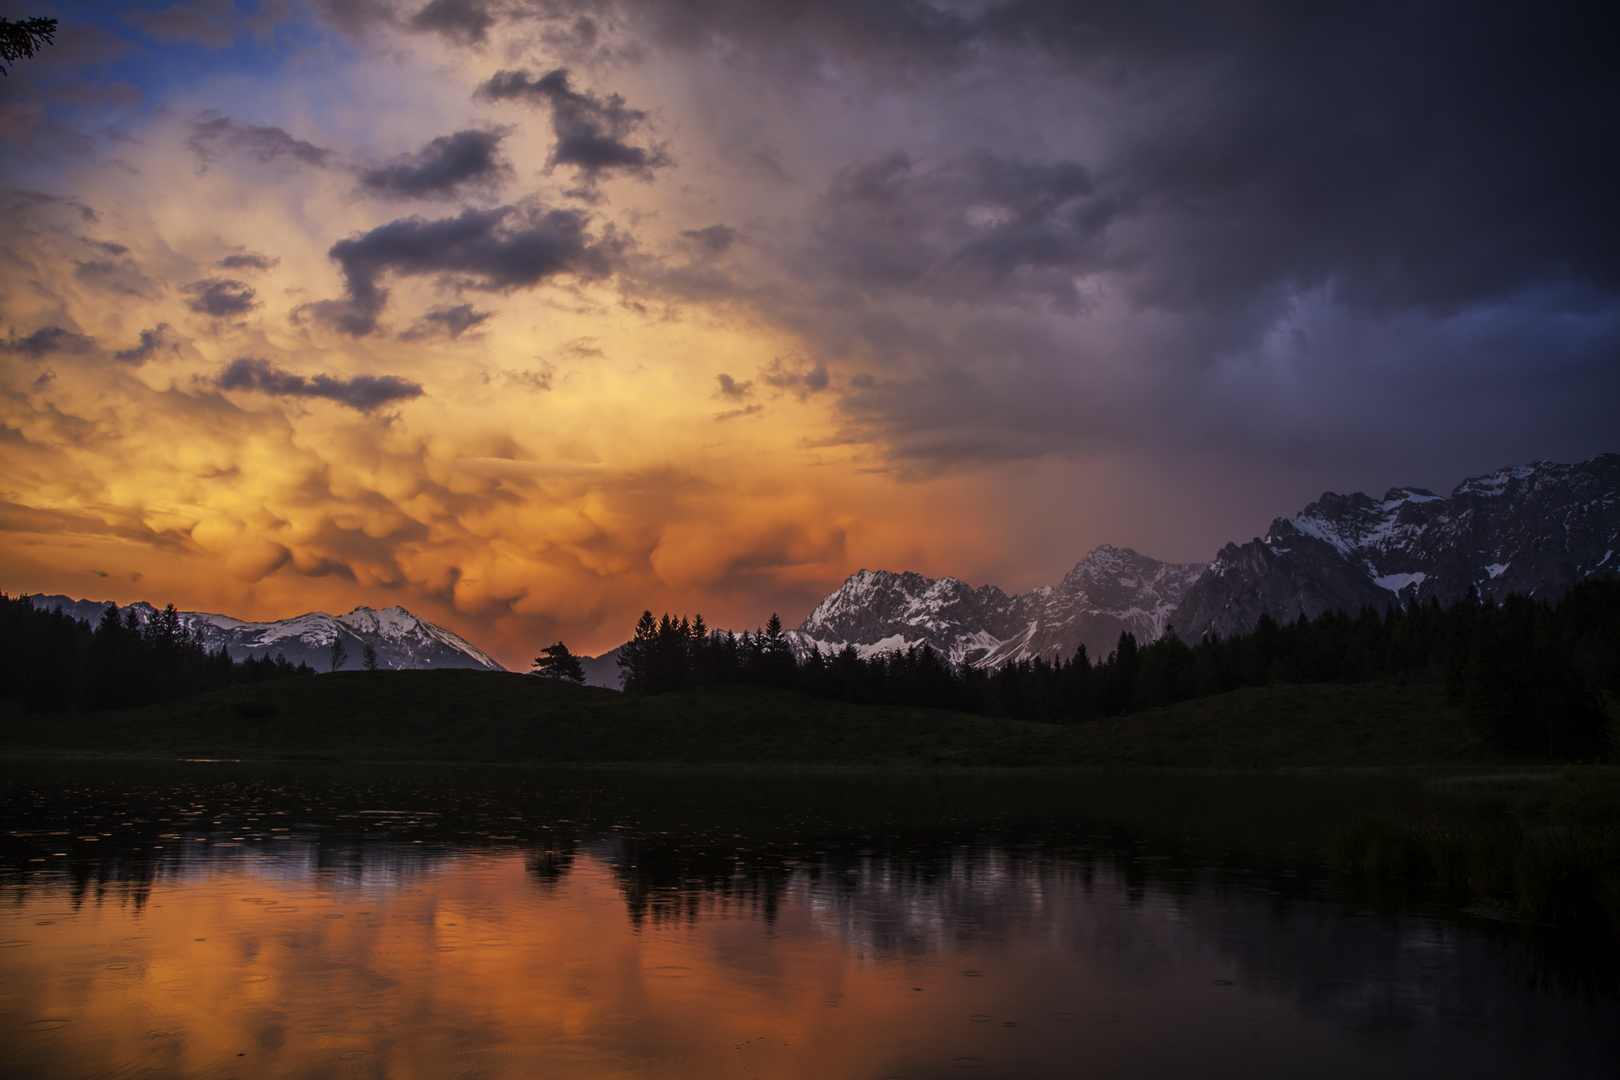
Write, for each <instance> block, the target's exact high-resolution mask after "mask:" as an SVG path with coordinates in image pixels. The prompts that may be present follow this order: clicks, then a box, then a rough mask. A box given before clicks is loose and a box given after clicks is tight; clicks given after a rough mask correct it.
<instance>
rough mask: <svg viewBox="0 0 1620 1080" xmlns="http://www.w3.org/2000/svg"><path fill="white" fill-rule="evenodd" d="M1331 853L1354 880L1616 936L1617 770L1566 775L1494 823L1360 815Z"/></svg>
mask: <svg viewBox="0 0 1620 1080" xmlns="http://www.w3.org/2000/svg"><path fill="white" fill-rule="evenodd" d="M1332 855H1333V863H1334V866H1335V867H1336V868H1337V869H1339V870H1341V871H1344V872H1345V873H1348V874H1350V875H1352V876H1355V877H1360V878H1366V879H1372V880H1375V881H1386V882H1390V881H1394V882H1402V883H1405V884H1408V885H1418V886H1427V887H1432V888H1436V889H1439V890H1442V891H1444V892H1447V893H1450V894H1452V895H1453V896H1454V897H1456V898H1458V899H1463V900H1471V901H1483V902H1485V903H1486V904H1487V905H1494V906H1497V907H1500V906H1502V905H1506V907H1507V908H1508V910H1510V911H1511V912H1512V913H1513V914H1514V915H1515V916H1516V917H1518V918H1520V919H1522V920H1524V921H1526V922H1532V923H1540V924H1543V925H1548V926H1558V927H1564V928H1569V929H1577V930H1584V931H1589V932H1595V933H1602V934H1607V935H1620V774H1617V773H1616V772H1615V771H1614V770H1609V769H1605V770H1589V771H1586V772H1581V773H1574V772H1572V773H1569V774H1567V775H1566V776H1565V777H1564V778H1563V779H1562V780H1560V781H1559V782H1558V783H1557V784H1556V786H1554V787H1553V788H1552V790H1551V791H1550V792H1545V791H1543V792H1539V793H1536V794H1533V795H1530V796H1528V797H1526V799H1525V800H1524V802H1523V803H1522V804H1521V806H1520V807H1519V811H1518V813H1516V814H1515V815H1513V816H1511V817H1508V818H1504V819H1503V820H1499V821H1490V822H1485V823H1478V824H1471V825H1457V824H1452V823H1447V822H1440V821H1434V820H1411V819H1402V818H1397V817H1391V816H1388V815H1373V816H1368V817H1363V818H1360V819H1357V820H1356V821H1353V822H1351V823H1350V824H1348V825H1346V826H1344V827H1343V828H1341V829H1340V830H1339V831H1338V833H1337V834H1336V835H1335V836H1334V838H1333V844H1332Z"/></svg>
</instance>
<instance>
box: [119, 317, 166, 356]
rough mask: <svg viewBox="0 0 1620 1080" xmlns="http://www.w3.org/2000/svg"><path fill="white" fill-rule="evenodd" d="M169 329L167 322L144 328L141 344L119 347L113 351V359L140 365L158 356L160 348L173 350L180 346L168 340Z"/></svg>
mask: <svg viewBox="0 0 1620 1080" xmlns="http://www.w3.org/2000/svg"><path fill="white" fill-rule="evenodd" d="M168 329H169V326H168V324H167V323H158V324H157V325H156V326H154V327H152V328H151V329H150V330H142V331H141V340H140V344H138V345H133V346H131V347H130V348H127V349H119V350H118V351H117V352H115V353H113V359H114V360H118V361H121V362H123V363H126V364H136V365H140V364H144V363H146V362H147V361H148V360H150V359H152V358H153V357H154V356H156V355H157V354H158V351H159V350H160V349H163V348H168V349H170V350H171V351H172V350H174V349H176V348H177V347H178V346H176V345H174V344H173V343H171V342H169V341H168V340H166V332H167V331H168Z"/></svg>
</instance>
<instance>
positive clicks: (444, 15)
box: [408, 0, 495, 45]
mask: <svg viewBox="0 0 1620 1080" xmlns="http://www.w3.org/2000/svg"><path fill="white" fill-rule="evenodd" d="M408 25H409V26H410V28H411V29H412V30H416V31H432V32H434V33H438V34H442V35H443V36H444V37H446V38H449V39H450V40H451V41H455V42H459V43H461V44H463V45H476V44H479V43H480V42H482V41H483V40H484V38H485V36H486V35H487V34H488V32H489V28H490V27H491V26H493V25H495V16H493V15H491V14H490V13H489V9H488V8H487V7H486V6H485V5H484V4H482V3H479V2H478V0H432V3H430V4H428V5H427V6H426V7H424V8H422V9H421V10H420V11H418V12H417V13H416V14H415V15H412V16H411V19H410V22H409V24H408Z"/></svg>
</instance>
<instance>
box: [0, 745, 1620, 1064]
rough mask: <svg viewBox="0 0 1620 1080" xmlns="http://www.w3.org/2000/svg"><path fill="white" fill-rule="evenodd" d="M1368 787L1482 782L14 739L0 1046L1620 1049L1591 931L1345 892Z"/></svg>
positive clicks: (1425, 1057) (447, 1055) (1020, 1055)
mask: <svg viewBox="0 0 1620 1080" xmlns="http://www.w3.org/2000/svg"><path fill="white" fill-rule="evenodd" d="M1462 790H1464V791H1465V790H1466V789H1462ZM1369 808H1383V809H1390V810H1395V811H1398V812H1417V813H1432V814H1439V815H1442V816H1454V817H1459V818H1464V817H1468V816H1472V815H1488V814H1494V813H1500V812H1501V808H1500V806H1496V805H1493V804H1492V803H1491V802H1490V801H1489V800H1487V799H1483V798H1478V797H1473V798H1470V797H1467V796H1466V795H1465V794H1459V789H1458V788H1457V787H1456V786H1454V785H1453V786H1447V785H1435V784H1432V783H1425V782H1424V781H1423V780H1422V779H1421V778H1419V777H1387V776H1386V777H1354V776H1309V775H1306V776H1293V777H1254V776H1117V775H1107V774H1099V775H1079V776H1069V777H1056V776H1049V777H1035V778H1030V777H1006V776H990V777H977V778H963V777H940V776H900V777H894V776H888V777H884V776H877V775H871V774H832V775H799V774H786V775H784V774H771V775H764V776H753V777H749V776H740V775H737V774H703V773H690V772H688V773H654V772H640V773H637V772H624V773H613V772H592V771H556V772H549V771H545V772H531V771H516V770H513V771H498V770H468V769H461V770H434V771H429V770H409V769H391V770H382V769H358V768H340V767H296V766H287V767H272V766H246V765H231V764H207V763H194V764H176V765H163V766H131V765H110V764H41V763H19V762H11V763H6V764H0V813H3V818H0V833H3V834H4V836H3V839H0V843H3V850H0V1073H3V1074H4V1075H6V1076H13V1077H90V1076H118V1077H137V1076H161V1077H269V1076H288V1077H385V1076H386V1077H401V1078H412V1077H434V1078H437V1077H445V1078H451V1077H464V1078H473V1077H479V1078H486V1077H487V1078H498V1077H556V1078H573V1077H618V1076H646V1077H702V1078H706V1080H707V1078H714V1077H736V1078H739V1080H741V1078H749V1077H762V1078H763V1077H816V1078H827V1077H832V1078H843V1077H849V1078H857V1080H865V1078H871V1080H877V1078H882V1077H903V1078H920V1077H947V1076H958V1075H960V1074H961V1073H962V1072H963V1070H974V1071H976V1072H977V1073H978V1074H979V1075H983V1076H986V1077H992V1076H1001V1077H1048V1076H1051V1077H1057V1076H1063V1077H1159V1076H1163V1077H1240V1076H1241V1077H1267V1076H1304V1075H1310V1076H1313V1077H1334V1076H1345V1077H1352V1076H1353V1077H1364V1076H1371V1075H1379V1076H1413V1077H1417V1076H1422V1077H1434V1076H1442V1075H1468V1076H1470V1077H1496V1076H1502V1077H1522V1076H1532V1075H1534V1076H1608V1077H1612V1076H1614V1075H1617V1073H1620V1024H1617V1023H1616V1022H1615V1021H1616V1018H1617V1016H1620V1008H1617V1006H1620V996H1617V993H1616V988H1615V962H1614V956H1613V954H1612V952H1610V951H1608V950H1606V949H1605V948H1603V947H1600V946H1599V945H1598V944H1597V943H1594V942H1593V941H1591V940H1590V939H1579V938H1574V937H1569V936H1562V935H1556V934H1549V933H1544V932H1543V933H1537V932H1534V931H1529V930H1525V929H1523V928H1519V927H1514V926H1510V925H1506V924H1501V923H1493V922H1490V921H1488V920H1483V919H1478V918H1473V917H1471V916H1469V915H1468V914H1466V913H1464V912H1461V911H1458V910H1454V909H1452V908H1448V907H1446V906H1445V905H1444V904H1443V903H1440V902H1438V901H1435V900H1432V899H1426V898H1424V897H1421V896H1392V895H1389V894H1387V893H1385V894H1381V895H1370V894H1366V893H1364V892H1358V891H1357V888H1356V886H1355V885H1354V883H1351V882H1346V881H1343V880H1339V879H1337V878H1335V877H1334V876H1333V875H1332V874H1331V873H1329V872H1328V871H1327V870H1326V869H1325V868H1324V866H1323V858H1324V857H1323V843H1324V839H1325V837H1326V835H1327V834H1328V833H1329V832H1330V831H1331V829H1332V827H1333V824H1334V823H1335V822H1337V821H1340V820H1343V819H1344V818H1345V817H1346V816H1348V815H1351V814H1354V813H1356V812H1359V811H1361V810H1364V809H1369Z"/></svg>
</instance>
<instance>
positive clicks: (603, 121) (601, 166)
mask: <svg viewBox="0 0 1620 1080" xmlns="http://www.w3.org/2000/svg"><path fill="white" fill-rule="evenodd" d="M478 92H479V95H480V96H482V97H485V98H488V99H490V100H493V101H526V102H529V103H531V104H536V105H539V104H544V105H548V106H550V108H551V127H552V131H553V132H554V133H555V135H556V137H557V142H556V144H555V145H554V146H553V147H552V150H551V160H550V165H551V166H552V167H556V166H558V165H572V166H574V167H575V168H577V169H578V170H579V172H580V175H581V177H582V178H583V179H584V180H585V181H586V182H587V183H588V184H589V183H594V182H595V181H596V180H598V179H600V178H601V177H603V176H606V175H609V174H612V173H626V174H629V175H632V176H640V177H642V178H648V177H651V175H652V171H653V170H654V169H660V168H663V167H665V166H667V165H669V164H671V161H670V158H669V155H668V153H667V152H665V150H664V149H663V148H662V147H659V146H638V145H636V144H635V143H633V142H631V141H630V140H631V138H632V137H633V136H635V135H636V134H637V133H638V132H639V131H641V130H643V129H644V128H645V127H646V124H647V114H646V113H644V112H642V111H640V110H639V109H631V108H628V107H627V106H626V105H625V103H624V99H623V98H622V97H620V96H619V95H618V94H609V95H608V96H607V97H605V98H604V97H598V96H597V95H595V94H590V93H586V92H583V91H577V90H575V89H573V88H572V87H571V86H570V85H569V81H568V72H567V71H565V70H562V69H558V70H556V71H548V72H546V74H544V75H542V76H540V78H538V79H530V78H529V73H528V72H527V71H498V72H496V73H495V75H494V76H493V77H492V78H491V79H490V80H489V81H488V82H486V83H484V85H483V86H481V87H479V91H478Z"/></svg>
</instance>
